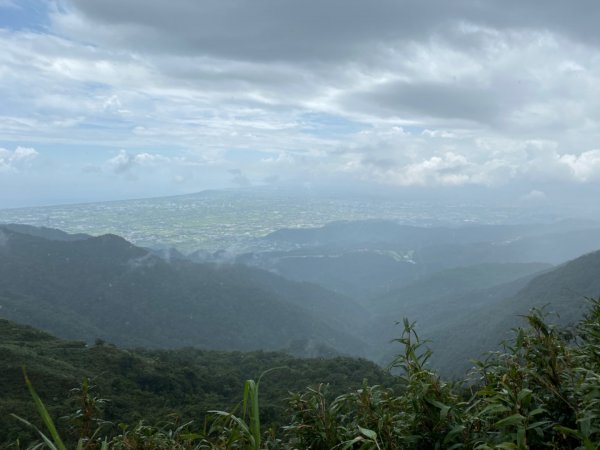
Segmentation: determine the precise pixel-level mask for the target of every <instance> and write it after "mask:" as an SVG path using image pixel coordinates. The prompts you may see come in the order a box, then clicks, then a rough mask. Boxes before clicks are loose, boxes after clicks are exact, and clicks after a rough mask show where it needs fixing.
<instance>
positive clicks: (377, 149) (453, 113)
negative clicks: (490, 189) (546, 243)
mask: <svg viewBox="0 0 600 450" xmlns="http://www.w3.org/2000/svg"><path fill="white" fill-rule="evenodd" d="M45 4H46V5H49V6H48V7H47V9H46V10H45V15H46V22H45V24H44V25H43V31H39V30H37V29H36V26H34V24H32V25H31V26H30V27H27V26H23V25H22V24H21V23H20V22H19V23H18V24H17V22H15V23H14V24H12V26H11V24H7V25H4V26H3V28H0V80H1V84H0V95H1V96H2V98H3V100H4V101H3V102H2V104H0V119H1V120H0V135H1V136H3V137H4V139H5V141H0V144H2V145H4V146H5V147H11V145H12V147H13V148H14V147H16V146H19V145H23V146H26V145H33V146H35V148H36V149H38V151H40V152H43V147H44V145H48V144H49V143H51V144H52V145H70V146H80V147H81V148H85V146H86V145H89V144H90V142H93V144H94V145H96V146H101V147H103V148H105V149H106V152H105V153H104V154H103V156H102V157H97V158H96V159H95V160H90V161H89V162H88V163H87V164H84V163H83V162H82V166H85V167H87V168H88V169H90V168H91V167H96V168H101V169H102V170H99V171H96V172H94V171H91V170H88V172H87V173H88V176H91V174H93V173H98V174H104V175H103V176H105V175H106V173H111V174H112V175H113V176H123V175H125V174H128V175H130V177H129V179H130V181H135V180H138V181H139V182H141V181H140V180H143V177H141V176H140V174H141V173H142V172H143V171H144V170H147V171H154V173H159V172H160V173H161V174H163V176H165V177H169V179H170V180H179V181H181V180H193V181H192V182H190V184H189V187H190V189H192V188H206V187H210V186H208V185H204V184H202V183H201V182H200V180H207V179H208V178H209V175H210V176H212V177H214V176H215V174H217V173H218V174H220V175H219V176H220V177H221V179H222V180H224V182H225V183H230V184H231V185H240V184H242V183H243V184H248V183H262V182H265V181H264V180H271V181H273V180H281V179H302V178H310V179H323V178H327V177H342V178H346V179H348V180H350V181H351V180H363V181H366V182H374V183H380V184H384V185H396V186H422V187H427V186H462V185H465V186H470V185H473V186H502V185H506V184H511V183H523V184H524V185H525V184H526V185H527V186H528V187H527V190H526V191H524V194H523V195H525V194H527V192H529V191H530V190H531V189H529V187H530V185H535V183H547V182H557V183H568V184H573V185H585V184H589V183H598V182H599V181H600V175H599V172H600V162H599V161H600V150H598V149H599V148H600V132H599V127H598V124H599V123H600V106H599V104H598V102H597V101H596V99H597V98H600V28H599V27H597V24H596V21H595V20H594V19H595V17H598V14H599V13H600V5H599V4H598V3H597V2H593V1H591V0H589V1H582V2H579V3H577V4H576V5H574V4H570V3H568V2H562V1H558V0H556V1H541V0H539V1H530V2H519V1H516V0H509V1H491V2H484V1H472V0H457V1H453V2H447V1H445V0H437V1H428V0H425V1H423V0H419V1H416V0H410V1H403V2H398V1H391V0H383V1H378V2H369V3H367V2H364V1H358V0H331V1H327V2H323V1H317V0H306V1H302V2H297V1H291V0H263V1H260V2H249V1H242V0H206V1H202V2H197V1H195V0H175V1H174V0H169V1H167V0H156V1H153V2H147V1H143V0H119V1H116V0H105V1H102V2H89V1H85V0H65V1H58V0H57V1H54V2H48V3H45ZM2 5H4V6H2ZM0 7H4V8H9V7H10V8H11V9H15V8H16V6H15V3H14V2H2V3H0ZM39 8H40V6H38V9H39ZM9 144H10V145H9ZM121 149H124V150H121ZM5 152H6V151H5ZM49 153H50V151H48V154H49ZM6 155H8V153H5V154H4V155H3V154H2V153H0V161H1V163H0V168H2V167H8V166H11V167H12V166H15V163H10V164H9V163H7V162H6V161H8V158H9V156H6ZM4 170H6V168H5V169H4ZM134 173H135V174H137V175H136V176H133V174H134ZM98 176H100V175H98ZM211 179H212V178H211ZM532 189H535V186H534V187H533V188H532Z"/></svg>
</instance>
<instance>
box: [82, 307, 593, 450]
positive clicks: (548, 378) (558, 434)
mask: <svg viewBox="0 0 600 450" xmlns="http://www.w3.org/2000/svg"><path fill="white" fill-rule="evenodd" d="M526 320H527V325H528V326H527V328H518V329H516V330H515V335H514V338H513V339H512V340H511V341H510V342H507V343H505V345H504V350H503V351H499V352H495V353H492V354H490V355H489V357H488V358H487V359H486V360H485V361H482V362H478V363H477V367H476V369H475V370H474V371H473V373H472V374H471V378H469V379H468V380H465V381H464V382H463V383H448V382H446V381H444V380H443V379H442V378H441V377H440V376H439V375H438V374H437V373H435V372H433V371H431V370H428V369H427V368H426V365H425V363H426V361H427V359H428V358H429V356H430V351H429V350H428V349H427V348H426V347H425V345H424V343H423V342H422V341H420V339H419V337H418V335H417V334H416V332H415V329H414V325H413V324H412V323H410V322H408V321H407V320H405V321H404V323H403V325H404V330H403V333H402V335H401V337H400V338H399V339H398V340H397V341H398V343H400V344H401V345H402V348H403V350H402V352H401V353H400V354H399V356H398V357H397V358H396V359H395V361H394V363H393V367H394V368H395V369H396V370H399V372H400V373H399V375H398V377H397V381H398V386H396V388H395V389H390V388H389V387H385V386H380V385H369V384H368V383H367V382H364V383H363V385H362V387H361V388H360V389H357V390H352V391H350V392H348V393H346V394H343V395H340V396H338V397H335V398H332V397H331V396H330V395H327V386H325V385H317V386H316V387H313V388H308V389H306V390H304V391H303V392H302V393H298V394H291V396H288V397H289V398H288V404H289V406H288V415H287V417H282V418H281V421H280V422H279V423H280V424H281V425H283V426H280V427H268V428H263V429H262V432H260V433H259V432H258V424H259V422H258V420H259V418H258V383H254V382H253V381H251V380H250V381H248V382H247V383H246V389H245V394H244V406H243V407H242V409H241V411H242V415H241V416H240V415H236V411H234V412H232V413H226V412H221V411H217V412H214V413H213V416H212V417H210V416H209V417H208V419H207V421H206V422H204V424H203V425H202V424H194V423H188V424H183V425H182V424H178V423H175V422H171V423H168V424H166V425H161V426H158V427H151V426H146V425H143V424H138V425H137V426H134V427H127V426H121V428H120V431H118V432H117V433H116V435H115V436H112V437H109V439H110V440H108V441H106V442H107V444H105V446H107V447H110V448H114V449H125V448H127V449H143V448H160V449H170V448H181V449H234V448H237V449H248V450H250V449H252V450H258V449H259V448H260V449H281V450H291V449H301V448H302V449H304V448H311V449H323V450H325V449H334V448H335V449H350V448H351V449H378V450H383V449H389V450H392V449H394V450H404V449H406V450H408V449H424V450H428V449H473V450H492V449H517V450H528V449H532V450H533V449H557V450H558V449H560V450H570V449H573V450H592V449H596V448H598V445H600V299H598V300H595V301H592V302H591V309H590V312H589V313H588V314H587V315H586V317H584V319H583V320H582V321H581V323H580V324H579V326H578V327H577V328H576V329H572V330H569V331H565V330H563V329H560V328H558V327H557V326H555V325H551V324H549V323H547V322H546V321H545V318H544V315H543V314H542V313H541V312H540V311H539V310H533V311H532V312H531V313H530V314H529V315H528V316H527V317H526ZM272 378H273V377H270V378H269V381H268V382H267V384H268V383H270V382H271V379H272ZM250 403H252V406H251V407H248V406H247V405H249V404H250ZM246 411H248V412H249V415H248V416H246ZM94 439H96V442H97V444H98V445H100V443H101V442H102V441H101V438H98V437H97V436H95V437H94ZM80 442H81V441H80Z"/></svg>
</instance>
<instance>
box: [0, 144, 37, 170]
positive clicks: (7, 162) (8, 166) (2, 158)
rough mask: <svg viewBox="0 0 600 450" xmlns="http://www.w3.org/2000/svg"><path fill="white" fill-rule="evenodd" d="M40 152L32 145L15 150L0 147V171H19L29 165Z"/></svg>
mask: <svg viewBox="0 0 600 450" xmlns="http://www.w3.org/2000/svg"><path fill="white" fill-rule="evenodd" d="M38 155H39V153H38V152H37V151H36V150H35V149H34V148H30V147H17V148H16V149H15V150H12V151H11V150H7V149H5V148H0V171H18V170H19V169H24V168H26V167H28V166H29V165H30V164H31V162H32V161H33V160H34V159H35V158H37V157H38Z"/></svg>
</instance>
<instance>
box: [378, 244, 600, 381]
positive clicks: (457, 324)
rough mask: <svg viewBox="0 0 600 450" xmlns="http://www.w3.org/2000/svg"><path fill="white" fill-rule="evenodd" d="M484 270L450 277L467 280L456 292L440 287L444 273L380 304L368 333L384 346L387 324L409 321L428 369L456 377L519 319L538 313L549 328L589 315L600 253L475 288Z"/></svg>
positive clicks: (598, 284) (390, 331)
mask: <svg viewBox="0 0 600 450" xmlns="http://www.w3.org/2000/svg"><path fill="white" fill-rule="evenodd" d="M487 267H488V268H490V269H491V268H493V267H495V268H496V271H497V272H496V273H498V274H500V273H501V272H502V266H499V267H498V266H487ZM518 267H519V266H518V265H517V266H510V265H509V266H507V267H505V268H504V270H507V269H508V268H512V270H514V269H517V270H518ZM521 267H522V271H523V275H525V274H526V273H527V272H528V270H527V269H528V268H529V269H530V270H531V269H535V268H536V267H538V268H543V266H536V265H525V266H521ZM485 268H486V266H478V267H474V268H471V270H468V269H467V268H464V269H460V270H456V271H451V272H449V273H454V274H455V275H456V277H457V278H458V280H460V279H461V278H463V277H464V279H469V280H471V281H470V282H469V283H467V282H465V283H464V284H463V285H462V286H459V289H452V288H451V286H452V285H453V284H455V282H456V280H455V282H453V283H448V282H443V279H444V276H442V275H445V274H446V273H441V274H438V275H435V276H433V277H432V278H431V279H428V280H424V281H422V282H420V283H417V284H414V285H411V286H409V287H407V288H404V289H401V290H398V291H396V292H395V295H390V296H386V297H383V298H381V299H379V305H377V306H376V307H379V308H381V312H380V313H379V314H376V315H375V317H374V323H375V324H377V328H376V327H375V326H374V325H373V326H371V329H376V330H377V333H376V334H377V336H378V338H377V339H379V341H380V342H385V341H386V340H389V339H392V338H394V337H397V335H398V330H397V327H395V326H394V324H393V320H392V318H394V319H395V320H400V319H401V318H402V317H408V318H410V319H411V320H415V321H417V330H419V332H420V335H421V336H422V337H423V338H425V339H428V340H431V342H430V344H429V345H430V347H431V348H432V349H433V351H434V354H433V357H432V359H431V363H432V365H433V366H434V367H436V368H437V369H439V370H441V371H442V372H445V373H447V374H453V375H457V376H458V375H461V374H462V373H463V372H464V370H466V369H468V368H469V367H470V366H471V364H470V362H469V359H471V358H477V357H480V356H481V355H482V353H483V352H486V351H491V350H494V349H496V348H498V344H499V343H500V342H501V341H502V340H504V339H506V338H507V337H509V336H510V330H511V329H512V328H514V327H516V326H519V325H522V319H521V317H520V316H521V315H524V314H527V312H528V311H529V310H530V309H531V308H534V307H535V308H542V307H543V308H544V310H545V311H546V312H547V313H548V320H549V321H550V322H554V323H559V324H561V325H563V326H568V325H572V324H573V323H576V322H577V321H579V320H580V319H581V317H582V314H583V313H584V311H586V310H587V309H588V306H589V305H588V302H587V300H586V297H597V296H598V295H600V252H594V253H590V254H587V255H584V256H581V257H579V258H577V259H575V260H573V261H570V262H568V263H566V264H563V265H561V266H559V267H557V268H555V269H553V270H547V269H545V270H544V271H543V272H542V273H541V274H535V273H533V274H530V275H526V276H523V277H522V278H519V279H517V280H514V281H509V282H506V283H500V284H497V285H496V286H492V287H488V288H483V286H480V287H479V288H477V287H476V283H472V281H473V280H476V279H477V275H476V274H477V273H481V272H482V271H485ZM512 270H507V272H511V271H512ZM469 272H471V275H470V274H469ZM497 279H498V280H499V279H500V277H499V278H497ZM459 284H460V283H459ZM444 286H446V288H444ZM448 286H450V288H448ZM393 356H394V351H393V349H389V348H388V349H386V350H385V352H384V355H383V356H382V360H383V361H386V360H387V361H389V360H390V359H391V358H392V357H393Z"/></svg>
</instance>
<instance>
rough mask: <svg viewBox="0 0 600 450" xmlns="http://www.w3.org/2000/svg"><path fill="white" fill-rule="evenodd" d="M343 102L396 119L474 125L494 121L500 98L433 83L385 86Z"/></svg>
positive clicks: (487, 91) (482, 91) (474, 89)
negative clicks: (467, 122) (392, 116)
mask: <svg viewBox="0 0 600 450" xmlns="http://www.w3.org/2000/svg"><path fill="white" fill-rule="evenodd" d="M345 102H346V104H347V105H348V106H349V107H354V106H358V107H360V109H365V108H366V109H369V108H377V109H383V110H384V111H385V112H386V113H387V114H391V115H394V116H397V117H400V118H406V117H415V115H416V116H417V117H418V116H420V117H422V118H426V117H437V118H444V119H452V120H454V119H465V120H470V121H474V122H480V121H481V122H490V121H494V120H496V118H497V116H498V114H499V113H500V112H501V110H502V108H501V105H500V96H498V95H497V92H494V91H493V90H490V89H482V88H477V87H473V86H466V85H460V84H451V83H436V82H412V83H410V82H403V81H401V82H392V83H386V84H385V85H382V86H379V87H378V88H377V89H374V90H371V91H368V92H364V93H359V94H356V95H353V96H350V97H349V98H347V99H346V100H345Z"/></svg>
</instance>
